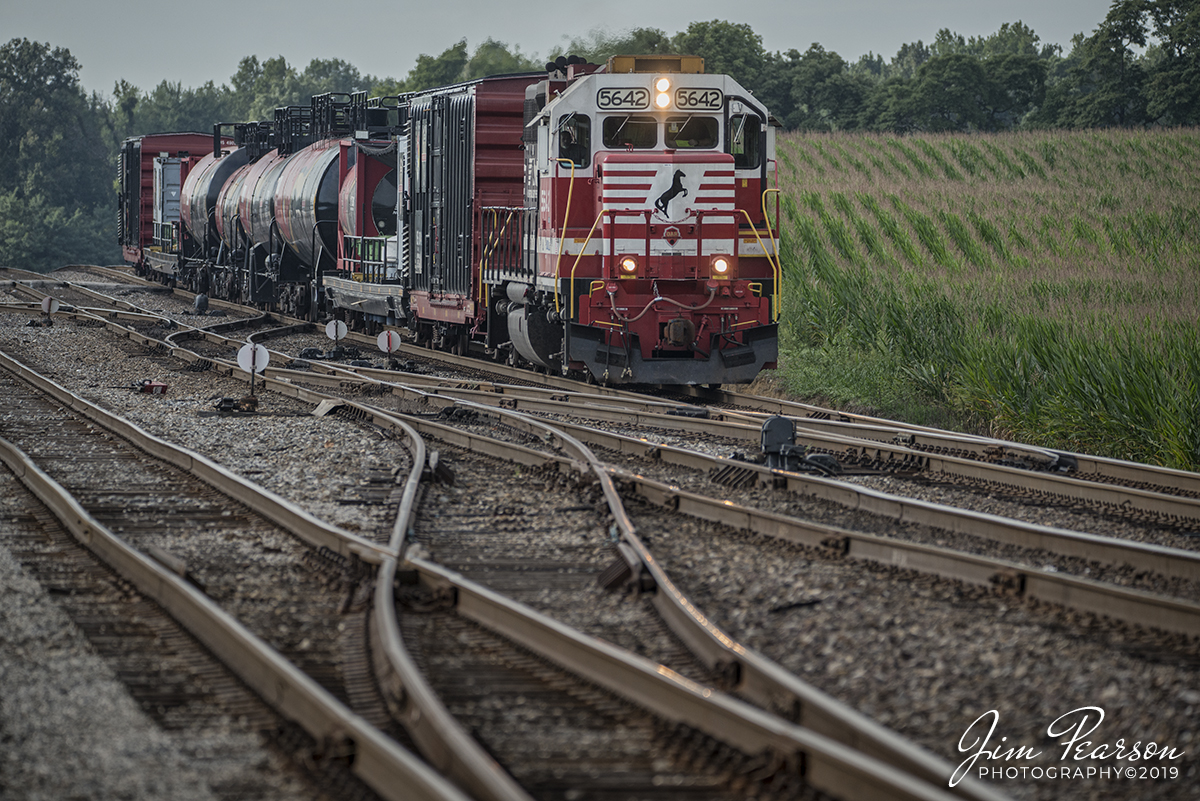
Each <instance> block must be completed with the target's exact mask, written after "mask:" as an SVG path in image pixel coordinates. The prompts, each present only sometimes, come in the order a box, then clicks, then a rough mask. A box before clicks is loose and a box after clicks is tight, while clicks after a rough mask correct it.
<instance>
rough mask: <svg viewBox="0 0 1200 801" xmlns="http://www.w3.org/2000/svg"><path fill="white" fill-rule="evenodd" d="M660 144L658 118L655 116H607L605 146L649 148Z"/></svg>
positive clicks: (605, 120) (605, 119)
mask: <svg viewBox="0 0 1200 801" xmlns="http://www.w3.org/2000/svg"><path fill="white" fill-rule="evenodd" d="M657 144H658V120H656V119H654V118H653V117H629V116H622V117H605V118H604V146H605V147H611V148H616V149H620V148H648V147H654V146H655V145H657Z"/></svg>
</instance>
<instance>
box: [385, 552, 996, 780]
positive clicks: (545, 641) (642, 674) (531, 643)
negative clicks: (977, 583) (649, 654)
mask: <svg viewBox="0 0 1200 801" xmlns="http://www.w3.org/2000/svg"><path fill="white" fill-rule="evenodd" d="M406 566H410V567H411V568H413V569H415V570H416V571H417V572H418V573H419V575H420V577H421V580H422V581H423V582H425V583H426V584H427V585H428V586H431V587H434V588H438V587H446V588H452V589H453V591H454V596H455V599H456V603H455V608H456V610H457V612H458V613H459V614H460V615H463V616H464V617H466V618H467V619H469V620H473V621H474V622H476V623H478V624H480V625H482V626H484V627H486V628H488V629H490V630H492V631H495V632H496V633H498V634H501V635H503V636H505V637H507V638H509V639H510V640H512V641H514V642H516V643H518V644H519V645H521V646H523V647H525V648H527V649H529V650H530V651H532V652H534V653H536V654H538V655H539V656H541V657H543V658H544V659H546V660H548V661H551V662H553V663H555V664H557V665H559V666H561V667H563V668H564V669H566V670H568V671H570V672H571V673H574V674H576V675H578V676H581V677H582V678H584V679H586V680H588V681H591V682H593V683H595V684H597V685H599V686H600V687H603V688H604V689H606V690H608V691H609V692H612V693H614V694H616V695H618V696H621V697H622V698H625V699H627V700H628V701H630V702H632V703H633V704H635V705H637V706H639V707H641V708H643V709H646V710H648V711H649V712H651V713H653V714H655V715H657V716H659V717H661V718H664V719H666V720H669V721H673V722H678V723H684V724H686V725H688V726H691V727H693V728H696V729H698V730H700V731H702V732H704V733H705V734H708V735H709V736H711V737H713V738H714V739H718V740H720V741H722V742H724V743H726V744H728V745H730V746H732V747H734V748H737V749H738V750H740V751H742V752H743V753H748V754H751V755H753V754H759V753H763V752H771V753H775V754H778V755H780V756H781V757H783V758H784V759H785V760H786V759H787V758H788V757H792V758H793V761H795V762H798V763H799V764H798V765H797V768H798V769H799V770H801V771H802V773H803V777H804V780H805V782H806V783H808V784H810V785H811V786H813V787H814V788H816V789H818V790H821V791H823V792H826V793H829V794H830V795H833V796H834V797H837V798H871V799H881V800H882V799H944V800H945V801H949V799H952V798H962V797H964V796H963V795H961V794H953V793H951V792H949V791H948V790H943V789H941V788H939V787H937V786H935V785H934V784H932V783H928V782H926V781H924V780H922V779H920V778H918V777H915V776H913V775H911V774H910V773H907V772H905V771H903V770H901V769H899V768H897V767H895V766H893V765H890V764H886V763H884V762H882V761H880V760H878V759H876V758H874V757H871V756H868V755H866V754H864V753H863V752H862V751H859V750H855V749H854V748H851V747H848V746H846V745H844V744H842V743H839V742H836V741H834V740H833V739H831V738H829V737H826V736H824V735H822V734H819V733H817V732H815V731H813V730H811V729H809V728H806V727H804V726H802V725H798V724H795V723H790V722H788V721H786V720H784V719H782V718H780V717H778V716H776V715H772V714H768V713H766V712H764V711H762V710H760V709H757V708H755V707H752V706H750V705H749V704H746V703H744V702H741V701H738V700H736V699H734V698H731V697H730V696H728V695H726V694H724V693H722V692H720V691H718V690H714V689H712V688H709V687H705V686H703V685H700V684H696V683H695V682H692V681H690V680H688V679H686V678H684V677H683V676H681V675H679V674H678V673H675V672H674V671H672V670H669V669H668V668H665V667H664V666H662V665H659V664H657V663H655V662H652V661H650V660H647V659H644V658H642V657H639V656H636V655H633V654H630V653H628V652H627V651H624V650H623V649H620V648H617V647H616V646H613V645H610V644H609V643H607V642H604V641H603V640H599V639H597V638H594V637H588V636H586V635H583V634H581V633H579V632H577V631H575V630H574V629H571V628H569V627H567V626H565V625H563V624H561V623H559V622H557V621H555V620H553V619H552V618H549V617H547V616H545V615H542V614H540V613H538V612H536V611H534V610H532V609H528V608H526V607H524V606H523V605H522V604H519V603H517V602H515V601H512V600H510V599H508V598H505V597H504V596H502V595H500V594H498V593H495V592H493V591H491V590H489V589H487V588H486V587H483V586H481V585H479V584H476V583H474V582H471V581H468V580H467V579H464V578H463V577H462V576H460V575H459V574H458V573H455V572H453V571H450V570H447V569H446V568H443V567H441V566H440V565H436V564H433V563H432V562H428V561H426V560H424V559H419V558H412V559H409V560H407V561H406ZM913 748H915V746H913ZM796 757H799V759H795V758H796ZM801 765H802V766H803V767H802V768H800V766H801ZM947 775H948V774H947ZM965 784H966V782H963V783H962V784H960V785H958V787H957V788H955V789H956V790H957V789H960V788H962V787H963V786H964V785H965ZM985 790H986V788H985ZM967 797H976V798H988V799H995V800H996V801H999V799H1002V798H1004V796H1002V795H1000V794H998V793H995V792H993V791H991V790H986V791H985V792H983V793H981V794H979V795H976V796H967Z"/></svg>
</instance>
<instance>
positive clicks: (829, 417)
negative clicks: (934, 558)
mask: <svg viewBox="0 0 1200 801" xmlns="http://www.w3.org/2000/svg"><path fill="white" fill-rule="evenodd" d="M678 390H679V391H680V392H681V393H683V394H685V395H688V396H690V397H693V398H696V399H698V400H700V401H705V402H708V403H718V404H722V405H727V406H733V407H750V408H753V409H756V410H758V411H760V412H763V413H766V414H780V415H784V416H787V417H791V418H793V419H794V420H795V422H796V423H797V424H798V425H803V426H813V427H817V426H823V424H824V423H825V422H827V421H837V422H841V423H850V424H854V425H859V426H866V427H867V428H868V429H870V428H882V429H892V430H896V431H897V432H898V433H899V434H900V435H901V436H905V435H906V434H910V433H913V432H921V433H923V434H925V435H928V436H929V437H931V438H941V437H949V438H951V439H955V438H960V437H962V436H963V435H961V434H956V433H955V432H952V431H946V430H944V429H939V428H931V427H929V426H919V425H913V424H910V423H905V422H902V421H897V420H887V419H884V418H881V417H872V416H870V415H863V414H854V413H851V412H841V411H837V410H835V409H827V408H824V407H821V406H813V405H811V404H806V403H801V402H799V401H788V400H781V399H778V398H766V397H763V396H760V395H752V394H743V393H740V392H730V391H728V390H713V389H708V388H703V387H679V388H678ZM827 430H828V429H827ZM868 438H869V437H868ZM986 441H987V442H994V443H995V444H996V445H997V446H998V447H1001V448H1005V449H1013V450H1015V451H1018V452H1022V451H1024V452H1028V451H1031V450H1032V451H1033V452H1034V453H1036V452H1037V451H1038V450H1045V451H1046V452H1047V453H1052V454H1055V455H1058V456H1066V457H1069V458H1070V459H1073V460H1074V461H1075V462H1076V465H1077V466H1076V469H1075V472H1076V473H1079V474H1083V475H1095V476H1098V477H1100V478H1101V479H1103V480H1106V481H1110V482H1114V483H1115V482H1122V481H1125V482H1131V483H1138V484H1150V485H1158V486H1164V487H1171V488H1173V489H1178V490H1182V491H1187V492H1200V473H1194V472H1190V471H1187V470H1177V469H1173V468H1169V467H1160V466H1157V465H1147V464H1140V463H1137V462H1130V461H1126V460H1123V459H1112V458H1108V457H1104V456H1095V455H1091V454H1084V453H1076V452H1073V451H1061V450H1057V449H1038V448H1036V447H1035V446H1030V445H1024V444H1021V443H1016V442H1009V441H1006V440H986Z"/></svg>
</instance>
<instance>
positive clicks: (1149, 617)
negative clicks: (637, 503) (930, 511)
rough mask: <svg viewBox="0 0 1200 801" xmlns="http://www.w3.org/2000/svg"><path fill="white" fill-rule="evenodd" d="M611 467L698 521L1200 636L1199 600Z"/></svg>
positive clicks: (639, 490)
mask: <svg viewBox="0 0 1200 801" xmlns="http://www.w3.org/2000/svg"><path fill="white" fill-rule="evenodd" d="M613 473H614V475H616V476H618V477H621V478H624V479H626V480H628V481H629V482H630V484H631V485H633V487H634V488H635V490H636V491H637V493H638V494H639V495H641V496H643V497H645V498H647V499H648V500H651V501H654V502H655V503H657V504H658V505H660V506H663V507H666V508H669V509H674V510H676V511H679V512H681V513H683V514H687V515H689V516H691V517H696V518H698V519H701V520H708V521H710V522H716V523H721V524H724V525H727V526H730V527H732V528H736V529H741V530H745V531H751V532H754V533H757V534H764V535H767V536H771V537H777V538H779V539H784V540H788V541H790V542H798V543H801V544H804V545H808V546H810V547H815V548H823V549H826V550H830V549H832V550H833V551H834V552H835V553H836V554H841V555H846V556H849V557H851V558H857V559H864V560H868V561H872V562H876V563H879V564H884V565H891V566H894V567H903V568H908V569H912V570H916V571H918V572H922V573H931V574H934V575H938V576H943V577H945V578H951V579H957V580H960V581H964V582H967V583H970V584H977V585H981V586H992V587H995V588H997V589H999V590H1002V591H1007V592H1010V593H1011V594H1012V595H1014V596H1019V597H1024V598H1032V599H1036V600H1038V601H1044V602H1046V603H1052V604H1057V605H1059V606H1064V607H1067V608H1071V609H1075V610H1078V611H1081V612H1087V613H1090V614H1093V615H1098V616H1101V617H1110V618H1113V619H1116V620H1121V621H1124V622H1126V623H1132V624H1133V625H1136V626H1141V627H1149V628H1157V629H1161V630H1163V631H1169V632H1175V633H1180V634H1186V635H1188V636H1193V637H1194V636H1197V635H1200V604H1197V603H1194V602H1191V601H1185V600H1181V599H1178V598H1172V597H1168V596H1163V595H1156V594H1154V593H1149V592H1144V591H1141V590H1133V589H1129V588H1127V587H1120V586H1117V585H1115V584H1106V583H1104V582H1100V581H1094V580H1091V579H1083V578H1078V577H1075V576H1070V575H1065V574H1062V573H1051V572H1047V571H1043V570H1038V569H1036V568H1029V567H1027V566H1024V565H1020V564H1017V563H1015V562H1008V561H1006V560H1001V559H994V558H991V557H984V556H976V555H974V554H968V553H963V552H961V551H954V550H951V549H949V548H941V547H937V546H932V545H924V544H922V543H915V542H906V541H904V540H898V539H894V538H891V537H880V536H876V535H874V534H862V533H859V532H853V531H847V530H845V529H840V528H837V527H835V526H827V525H823V524H819V523H810V522H808V521H803V520H799V519H796V518H792V517H788V516H786V515H780V514H775V513H773V512H766V511H763V510H760V509H753V508H751V507H747V506H740V505H737V504H733V503H730V502H729V501H722V500H719V499H716V498H709V497H706V496H703V495H698V494H696V493H691V492H685V491H683V490H680V489H678V488H676V487H672V486H669V485H667V484H662V483H661V482H657V481H651V480H649V479H645V478H642V477H639V476H635V475H633V474H631V473H626V472H624V471H621V470H616V469H614V470H613Z"/></svg>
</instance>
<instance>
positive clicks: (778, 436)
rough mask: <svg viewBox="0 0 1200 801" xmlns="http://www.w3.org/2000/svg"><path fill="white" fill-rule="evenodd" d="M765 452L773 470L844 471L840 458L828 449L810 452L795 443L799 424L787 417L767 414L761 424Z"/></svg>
mask: <svg viewBox="0 0 1200 801" xmlns="http://www.w3.org/2000/svg"><path fill="white" fill-rule="evenodd" d="M761 436H762V439H761V442H762V452H763V455H764V456H765V457H766V465H767V467H769V468H771V469H772V470H790V471H792V472H806V473H821V474H822V475H826V476H836V475H839V474H840V473H841V472H842V466H841V464H840V463H838V460H837V459H835V458H833V457H832V456H830V455H829V454H826V453H812V454H810V453H809V452H808V448H806V447H805V446H803V445H797V444H796V426H795V424H794V423H792V421H791V420H789V419H788V418H786V417H782V416H780V415H775V416H774V417H768V418H767V419H766V421H765V422H764V423H763V425H762V435H761Z"/></svg>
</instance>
